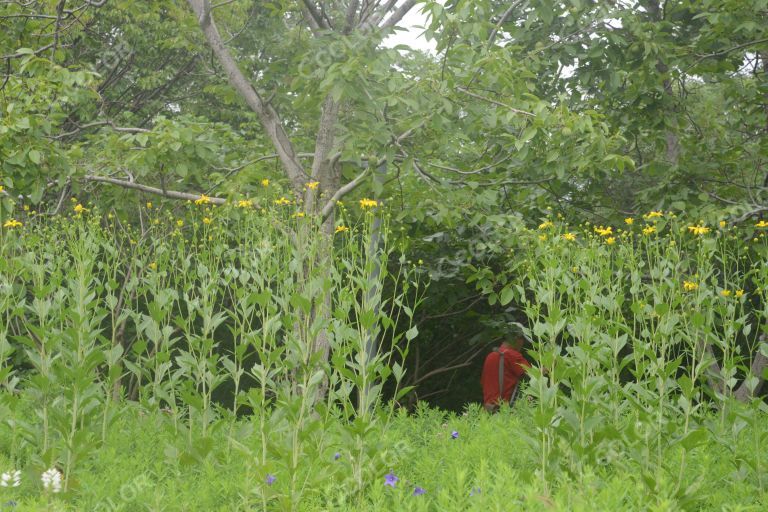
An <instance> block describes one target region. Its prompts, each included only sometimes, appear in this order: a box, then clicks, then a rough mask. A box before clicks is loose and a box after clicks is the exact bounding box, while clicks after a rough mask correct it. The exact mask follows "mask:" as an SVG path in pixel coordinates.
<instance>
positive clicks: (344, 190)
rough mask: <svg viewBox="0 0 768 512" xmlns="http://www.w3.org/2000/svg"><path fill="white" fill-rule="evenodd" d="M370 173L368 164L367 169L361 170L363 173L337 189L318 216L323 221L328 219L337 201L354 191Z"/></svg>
mask: <svg viewBox="0 0 768 512" xmlns="http://www.w3.org/2000/svg"><path fill="white" fill-rule="evenodd" d="M370 171H371V166H370V164H369V165H368V167H366V168H365V169H364V170H363V172H361V173H360V174H358V175H357V176H356V177H355V179H353V180H352V181H350V182H349V183H347V184H346V185H344V186H343V187H341V188H339V189H338V190H337V191H336V193H335V194H333V196H331V198H330V199H329V200H328V202H327V203H325V206H323V209H322V210H320V215H321V217H322V218H323V219H325V218H326V217H328V215H330V214H331V212H332V211H333V207H334V206H336V202H337V201H339V200H341V198H342V197H344V196H345V195H347V194H349V193H350V192H352V191H353V190H355V188H357V186H358V185H359V184H360V183H362V182H363V180H364V179H365V178H366V177H367V176H368V173H369V172H370Z"/></svg>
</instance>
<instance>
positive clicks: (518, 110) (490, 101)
mask: <svg viewBox="0 0 768 512" xmlns="http://www.w3.org/2000/svg"><path fill="white" fill-rule="evenodd" d="M457 89H458V90H459V91H460V92H463V93H464V94H466V95H468V96H472V97H473V98H477V99H479V100H483V101H487V102H488V103H491V104H493V105H497V106H499V107H504V108H506V109H509V110H510V111H512V112H514V113H516V114H521V115H524V116H530V117H536V114H534V113H532V112H528V111H526V110H520V109H518V108H515V107H512V106H510V105H507V104H506V103H502V102H500V101H497V100H494V99H492V98H487V97H485V96H481V95H479V94H475V93H474V92H471V91H470V90H468V89H466V88H464V87H458V88H457Z"/></svg>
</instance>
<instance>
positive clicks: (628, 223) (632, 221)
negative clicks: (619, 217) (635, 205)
mask: <svg viewBox="0 0 768 512" xmlns="http://www.w3.org/2000/svg"><path fill="white" fill-rule="evenodd" d="M624 222H625V223H626V224H627V225H628V226H631V225H632V224H634V223H635V219H633V218H632V217H627V218H626V219H624Z"/></svg>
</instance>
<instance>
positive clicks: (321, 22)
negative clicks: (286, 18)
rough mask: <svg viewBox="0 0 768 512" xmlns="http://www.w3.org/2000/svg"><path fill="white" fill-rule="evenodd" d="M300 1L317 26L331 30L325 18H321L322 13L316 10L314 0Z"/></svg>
mask: <svg viewBox="0 0 768 512" xmlns="http://www.w3.org/2000/svg"><path fill="white" fill-rule="evenodd" d="M302 3H303V4H304V7H305V8H306V10H307V12H308V13H309V15H310V17H311V18H312V20H313V21H314V22H315V23H316V24H317V26H318V27H320V28H322V29H324V30H331V27H330V26H329V25H328V23H327V22H326V21H325V19H323V15H322V13H321V12H320V11H318V10H317V6H316V5H315V4H314V2H312V0H302Z"/></svg>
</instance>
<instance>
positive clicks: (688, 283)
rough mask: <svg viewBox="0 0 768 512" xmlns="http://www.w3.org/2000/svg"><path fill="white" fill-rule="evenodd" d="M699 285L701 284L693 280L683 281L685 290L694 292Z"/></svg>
mask: <svg viewBox="0 0 768 512" xmlns="http://www.w3.org/2000/svg"><path fill="white" fill-rule="evenodd" d="M698 287H699V285H698V284H697V283H694V282H693V281H683V289H685V291H687V292H692V291H693V290H695V289H697V288H698Z"/></svg>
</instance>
